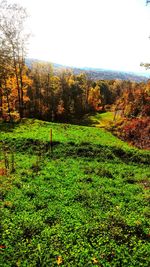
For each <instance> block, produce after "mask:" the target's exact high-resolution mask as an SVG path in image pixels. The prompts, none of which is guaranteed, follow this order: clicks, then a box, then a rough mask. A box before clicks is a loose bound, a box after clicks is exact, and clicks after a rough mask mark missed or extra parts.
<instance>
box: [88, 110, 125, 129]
mask: <svg viewBox="0 0 150 267" xmlns="http://www.w3.org/2000/svg"><path fill="white" fill-rule="evenodd" d="M119 117H120V116H119V115H117V117H116V119H117V120H118V119H119ZM89 120H90V121H91V123H92V125H94V126H96V127H99V128H105V127H108V126H110V124H112V123H113V122H114V112H111V111H109V112H105V113H96V114H95V115H93V116H89Z"/></svg>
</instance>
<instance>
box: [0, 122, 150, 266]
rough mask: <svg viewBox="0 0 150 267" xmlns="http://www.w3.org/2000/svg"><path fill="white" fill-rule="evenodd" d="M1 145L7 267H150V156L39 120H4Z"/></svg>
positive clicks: (99, 132) (103, 136)
mask: <svg viewBox="0 0 150 267" xmlns="http://www.w3.org/2000/svg"><path fill="white" fill-rule="evenodd" d="M51 129H52V133H53V143H52V147H51V144H50V130H51ZM0 145H1V154H0V181H1V230H0V231H1V236H2V239H1V244H0V250H1V253H0V257H1V261H0V266H2V267H9V266H17V267H28V266H30V267H34V266H42V267H46V266H65V267H66V266H68V267H72V266H79V267H83V266H85V267H87V266H88V267H90V266H99V267H120V266H123V267H133V266H135V267H140V266H141V267H143V266H145V267H146V266H147V267H148V266H149V265H150V261H149V258H150V253H149V251H150V246H149V238H150V232H149V226H150V220H149V218H150V210H149V199H150V194H149V192H150V191H149V189H150V167H149V163H150V151H146V150H139V149H137V148H134V147H132V146H129V145H128V144H127V143H125V142H123V141H121V140H119V139H118V138H116V137H115V136H113V135H112V134H111V133H109V132H107V131H106V130H105V129H103V128H94V127H86V126H77V125H70V124H58V123H50V122H44V121H38V120H35V119H23V120H22V122H21V123H14V124H12V125H11V124H7V123H1V124H0Z"/></svg>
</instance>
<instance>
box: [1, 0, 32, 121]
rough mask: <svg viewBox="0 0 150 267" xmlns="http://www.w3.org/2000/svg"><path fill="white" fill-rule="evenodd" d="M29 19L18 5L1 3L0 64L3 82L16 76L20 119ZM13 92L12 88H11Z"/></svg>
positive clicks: (22, 112)
mask: <svg viewBox="0 0 150 267" xmlns="http://www.w3.org/2000/svg"><path fill="white" fill-rule="evenodd" d="M26 18H27V14H26V10H25V9H24V8H23V7H21V6H20V5H18V4H9V3H8V2H7V1H6V0H4V1H2V2H1V3H0V45H1V47H0V64H1V72H2V73H1V82H0V85H1V84H2V83H3V78H4V77H5V79H6V78H9V77H10V76H11V77H12V76H14V82H15V83H16V85H15V86H14V87H15V88H13V90H16V91H17V101H16V104H17V108H18V111H19V115H20V118H22V117H23V115H24V100H25V99H24V97H25V91H26V87H27V85H28V81H29V80H27V79H26V78H25V77H24V76H26V75H27V68H26V66H25V54H26V43H27V37H28V36H27V35H26V34H25V31H24V23H25V20H26ZM9 90H10V91H11V90H12V88H9ZM1 95H2V89H1V92H0V99H1V100H0V105H2V96H1Z"/></svg>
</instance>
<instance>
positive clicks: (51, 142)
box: [50, 129, 53, 153]
mask: <svg viewBox="0 0 150 267" xmlns="http://www.w3.org/2000/svg"><path fill="white" fill-rule="evenodd" d="M52 138H53V135H52V129H50V148H51V153H53V139H52Z"/></svg>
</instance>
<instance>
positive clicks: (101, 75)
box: [26, 58, 148, 82]
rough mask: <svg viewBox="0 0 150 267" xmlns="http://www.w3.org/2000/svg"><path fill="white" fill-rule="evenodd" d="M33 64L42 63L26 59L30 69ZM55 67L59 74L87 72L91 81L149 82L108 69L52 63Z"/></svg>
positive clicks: (145, 77)
mask: <svg viewBox="0 0 150 267" xmlns="http://www.w3.org/2000/svg"><path fill="white" fill-rule="evenodd" d="M33 62H42V61H40V60H38V59H29V58H27V59H26V64H27V65H28V67H31V65H32V63H33ZM51 64H52V65H53V67H54V71H55V72H56V74H57V73H59V71H60V70H63V69H70V70H72V71H73V73H74V74H76V75H77V74H79V73H83V72H85V73H86V74H87V76H88V77H89V78H90V79H93V80H115V79H120V80H129V81H135V82H145V81H147V80H148V77H147V76H146V74H145V76H144V75H140V74H134V73H130V72H123V71H114V70H107V69H98V68H86V67H85V68H75V67H71V66H64V65H61V64H56V63H51Z"/></svg>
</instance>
